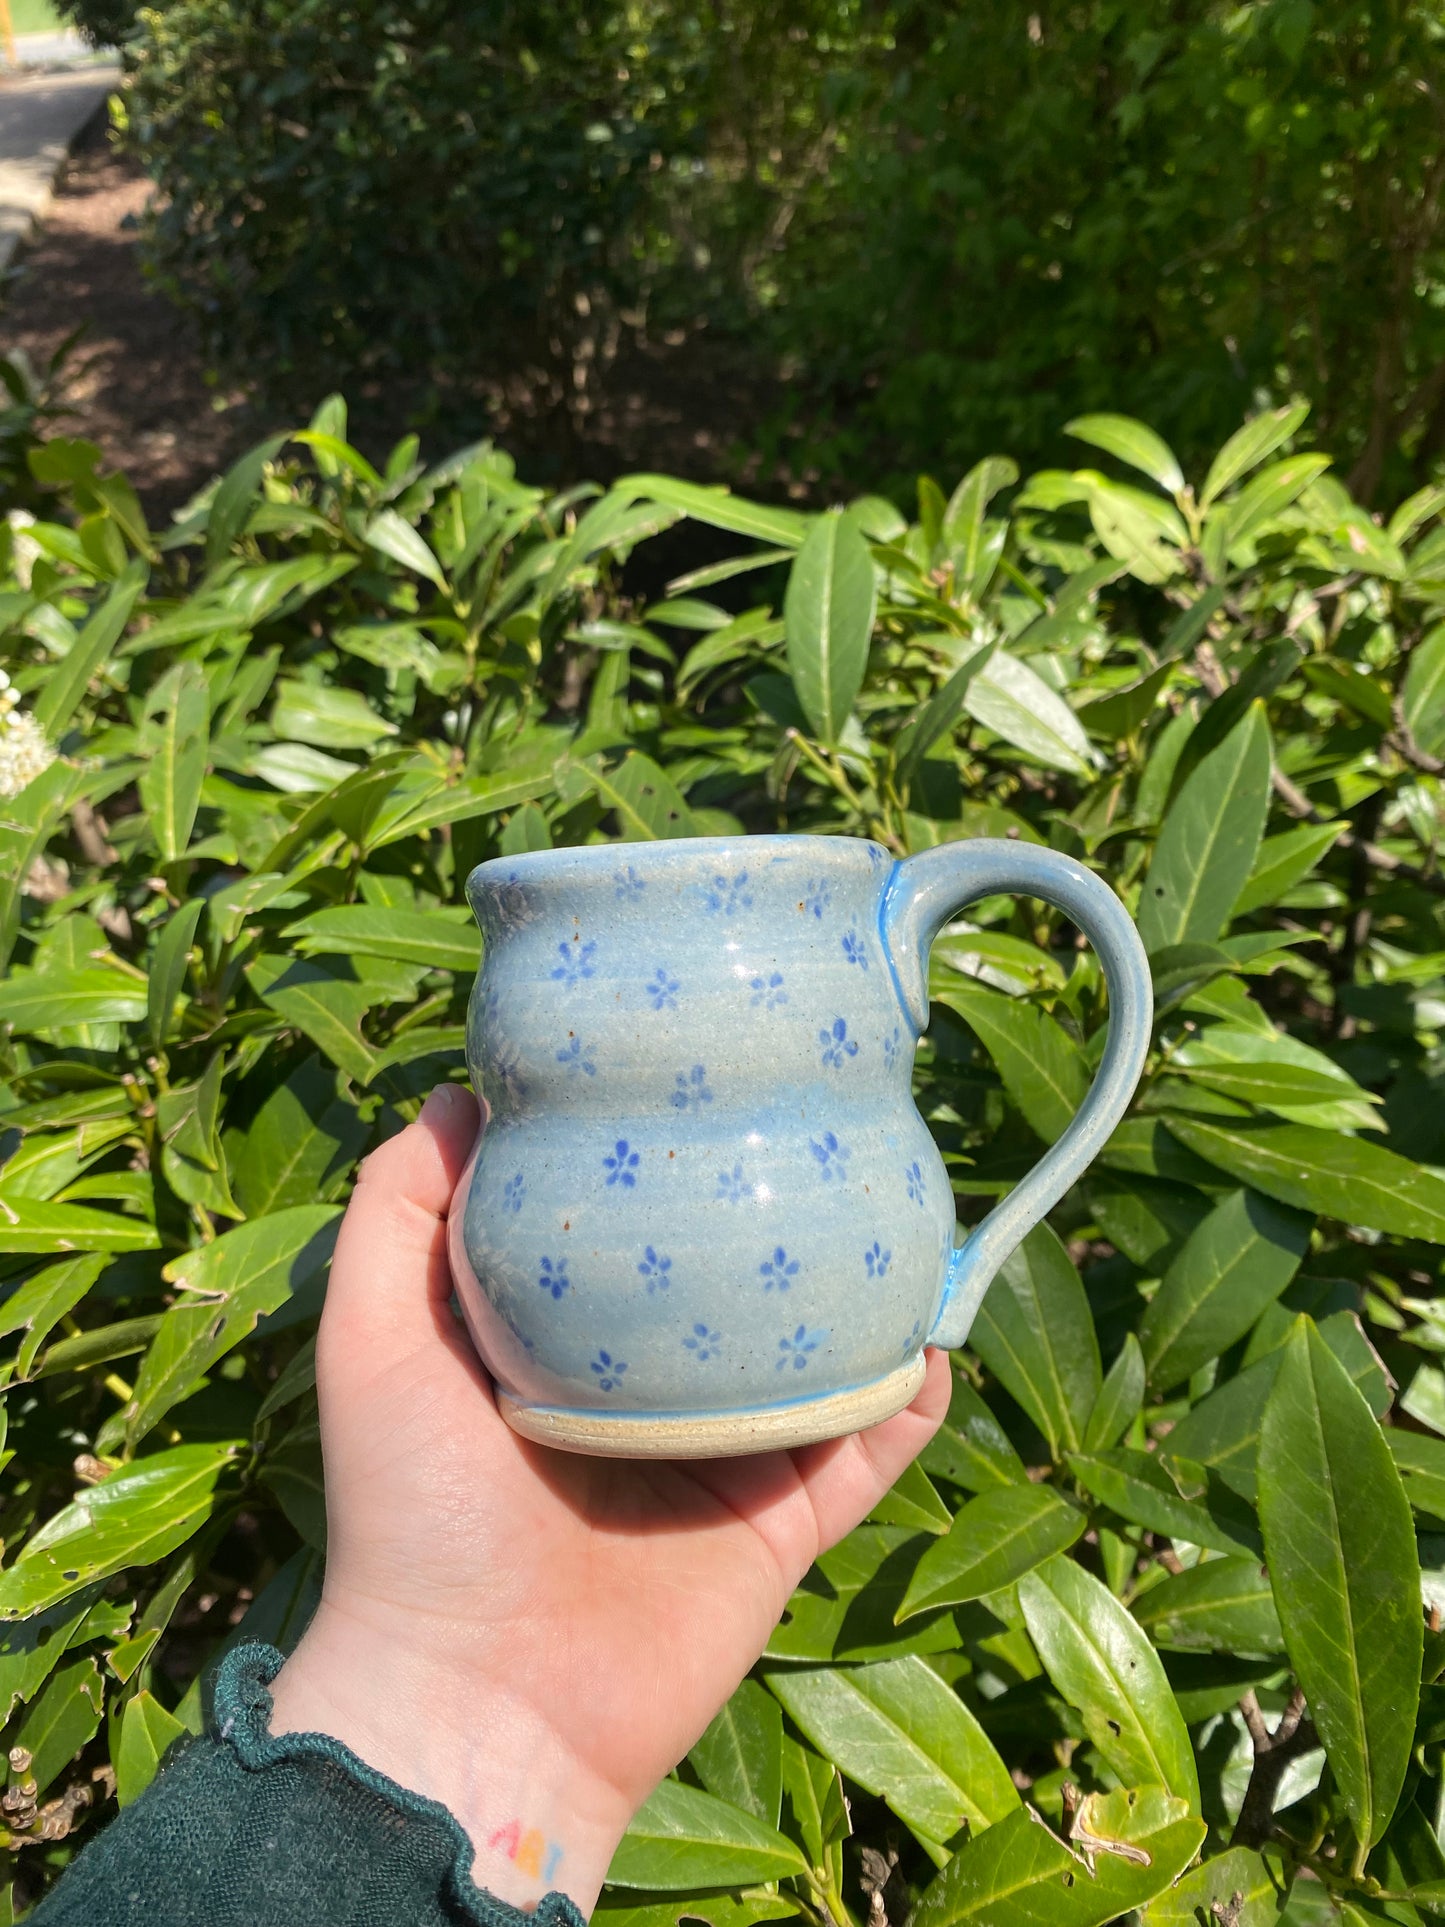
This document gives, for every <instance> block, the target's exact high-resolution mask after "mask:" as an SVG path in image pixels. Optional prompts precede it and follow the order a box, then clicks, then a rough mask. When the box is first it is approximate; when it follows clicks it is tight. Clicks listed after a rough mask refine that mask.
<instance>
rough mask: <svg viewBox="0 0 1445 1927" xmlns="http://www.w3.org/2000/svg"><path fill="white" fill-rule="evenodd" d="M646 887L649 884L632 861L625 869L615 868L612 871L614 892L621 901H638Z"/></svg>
mask: <svg viewBox="0 0 1445 1927" xmlns="http://www.w3.org/2000/svg"><path fill="white" fill-rule="evenodd" d="M646 888H647V885H646V884H645V883H644V882H643V881H642V878H641V877H640V876H639V875H638V874H637V870H636V868H635V867H634V865H632V864H631V863H629V864H628V865H627V868H626V869H625V870H614V871H613V873H612V894H613V896H614V897H616V898H617V901H618V902H619V903H636V901H637V899H638V898H639V897H640V896H641V895H642V893H643V891H644V890H645V889H646Z"/></svg>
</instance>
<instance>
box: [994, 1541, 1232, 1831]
mask: <svg viewBox="0 0 1445 1927" xmlns="http://www.w3.org/2000/svg"><path fill="white" fill-rule="evenodd" d="M1019 1605H1020V1607H1021V1608H1022V1610H1023V1615H1024V1622H1025V1624H1026V1625H1027V1627H1028V1630H1029V1637H1030V1639H1032V1641H1033V1642H1034V1647H1035V1649H1036V1650H1037V1652H1038V1656H1039V1658H1040V1660H1041V1661H1042V1662H1043V1667H1044V1671H1045V1672H1046V1673H1047V1674H1048V1676H1049V1678H1050V1679H1051V1680H1052V1681H1053V1683H1054V1685H1055V1686H1056V1687H1057V1688H1058V1690H1059V1692H1060V1693H1062V1694H1063V1696H1064V1698H1065V1699H1066V1700H1067V1701H1068V1702H1069V1704H1070V1705H1071V1706H1073V1707H1076V1708H1077V1709H1078V1711H1079V1713H1080V1714H1081V1715H1082V1717H1083V1721H1084V1727H1085V1729H1086V1731H1087V1732H1088V1735H1089V1738H1090V1739H1091V1740H1092V1741H1093V1742H1094V1745H1095V1746H1096V1747H1097V1748H1098V1749H1099V1752H1100V1753H1101V1754H1102V1755H1103V1757H1104V1759H1105V1760H1107V1762H1108V1763H1109V1766H1110V1768H1111V1769H1112V1770H1113V1771H1114V1772H1115V1773H1117V1774H1118V1776H1119V1778H1120V1780H1121V1781H1123V1783H1124V1784H1125V1785H1126V1786H1162V1787H1165V1788H1167V1789H1168V1790H1169V1792H1171V1793H1174V1794H1177V1795H1178V1797H1179V1798H1180V1799H1182V1800H1186V1801H1187V1802H1188V1803H1189V1806H1190V1809H1191V1810H1192V1811H1195V1812H1197V1811H1198V1807H1199V1776H1198V1774H1197V1773H1196V1771H1195V1767H1194V1750H1193V1748H1192V1747H1191V1745H1190V1742H1189V1729H1188V1728H1187V1727H1186V1726H1185V1724H1184V1720H1183V1717H1182V1715H1181V1714H1180V1711H1179V1708H1178V1706H1177V1705H1176V1704H1175V1701H1174V1695H1173V1694H1172V1693H1171V1692H1170V1690H1169V1682H1168V1680H1167V1679H1166V1678H1165V1677H1164V1668H1163V1667H1162V1666H1161V1665H1160V1663H1159V1656H1158V1654H1157V1653H1156V1652H1155V1651H1154V1648H1153V1647H1152V1646H1151V1645H1150V1644H1149V1641H1148V1640H1147V1639H1146V1638H1145V1636H1144V1634H1143V1632H1142V1631H1141V1630H1140V1628H1139V1626H1138V1625H1137V1624H1136V1623H1135V1621H1134V1620H1133V1619H1132V1618H1131V1617H1130V1615H1129V1613H1128V1612H1127V1611H1126V1610H1125V1608H1124V1607H1123V1606H1121V1605H1120V1604H1119V1601H1118V1600H1117V1599H1116V1598H1115V1597H1114V1595H1113V1594H1112V1593H1111V1592H1110V1591H1109V1588H1108V1587H1107V1586H1105V1585H1103V1584H1102V1583H1101V1582H1100V1581H1099V1580H1097V1579H1095V1578H1094V1576H1093V1575H1092V1573H1087V1572H1085V1571H1084V1570H1083V1568H1082V1567H1081V1566H1077V1565H1075V1564H1074V1562H1073V1561H1072V1560H1071V1559H1069V1558H1067V1557H1062V1558H1058V1559H1052V1560H1050V1561H1049V1563H1048V1564H1047V1565H1046V1566H1040V1567H1039V1568H1038V1569H1037V1571H1035V1572H1030V1573H1025V1574H1024V1576H1023V1578H1022V1579H1021V1580H1020V1581H1019Z"/></svg>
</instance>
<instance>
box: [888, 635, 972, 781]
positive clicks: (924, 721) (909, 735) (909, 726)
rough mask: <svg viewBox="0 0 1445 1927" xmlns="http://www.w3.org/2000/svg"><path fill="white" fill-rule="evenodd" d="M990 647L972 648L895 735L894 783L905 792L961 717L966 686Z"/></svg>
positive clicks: (966, 694) (966, 690) (966, 693)
mask: <svg viewBox="0 0 1445 1927" xmlns="http://www.w3.org/2000/svg"><path fill="white" fill-rule="evenodd" d="M993 650H994V645H993V644H992V643H985V644H984V645H983V646H982V647H981V648H978V649H976V650H975V651H974V652H973V654H972V655H971V656H970V657H969V658H968V659H967V661H966V662H964V663H963V664H961V665H960V667H959V668H957V669H955V670H954V672H953V674H952V675H951V676H950V677H949V679H948V681H947V682H945V683H941V684H940V685H939V687H938V688H937V689H936V690H935V691H934V693H933V695H932V696H931V697H930V698H929V699H928V701H927V702H926V703H925V704H924V705H923V707H922V709H920V710H919V712H918V714H917V715H916V716H915V717H913V719H912V720H911V721H910V722H907V723H905V724H904V726H903V728H902V729H901V730H900V731H899V732H898V737H897V740H896V742H895V743H894V746H893V753H894V757H895V759H896V762H897V768H898V781H899V783H900V784H901V785H902V786H903V787H904V788H905V789H906V788H907V787H908V786H909V785H910V784H911V783H912V782H913V780H914V778H915V777H916V776H917V775H918V771H919V767H920V765H921V764H922V762H923V759H924V757H925V756H926V755H927V754H928V752H929V750H930V749H932V747H933V745H934V744H935V743H936V742H937V741H938V739H939V737H940V736H942V735H943V733H944V731H945V730H949V729H952V727H953V725H954V723H955V722H956V720H957V719H958V717H959V716H960V715H961V714H962V712H963V709H964V704H965V701H966V698H967V696H968V686H969V684H970V683H971V682H972V681H973V679H974V677H975V676H976V675H977V674H978V672H979V670H980V669H982V668H983V666H984V664H985V663H986V662H987V661H988V660H989V658H990V656H991V655H992V654H993Z"/></svg>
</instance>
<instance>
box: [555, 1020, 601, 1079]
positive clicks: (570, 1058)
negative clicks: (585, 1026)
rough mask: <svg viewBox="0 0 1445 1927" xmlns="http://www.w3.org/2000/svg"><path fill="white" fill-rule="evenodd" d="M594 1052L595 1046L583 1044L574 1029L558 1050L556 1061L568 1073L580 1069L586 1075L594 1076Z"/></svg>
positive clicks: (595, 1073) (595, 1067)
mask: <svg viewBox="0 0 1445 1927" xmlns="http://www.w3.org/2000/svg"><path fill="white" fill-rule="evenodd" d="M595 1053H596V1046H595V1045H593V1044H584V1043H583V1042H582V1039H581V1038H580V1037H579V1036H578V1035H577V1033H576V1031H575V1030H574V1031H573V1032H572V1034H571V1036H570V1037H569V1038H568V1039H567V1042H566V1043H565V1044H564V1045H563V1046H562V1048H561V1050H559V1051H558V1053H557V1062H558V1063H559V1064H560V1065H561V1066H562V1067H563V1069H564V1070H566V1071H568V1072H569V1073H570V1072H573V1071H581V1072H582V1073H583V1075H584V1076H586V1077H595V1076H596V1075H597V1066H596V1064H594V1063H593V1061H592V1059H593V1057H594V1055H595Z"/></svg>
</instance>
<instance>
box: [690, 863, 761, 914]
mask: <svg viewBox="0 0 1445 1927" xmlns="http://www.w3.org/2000/svg"><path fill="white" fill-rule="evenodd" d="M702 901H703V908H704V909H705V910H706V911H707V913H708V915H709V916H711V917H716V916H724V917H732V916H736V914H737V913H738V911H739V910H751V909H752V907H753V896H752V891H751V890H750V889H749V888H748V873H747V871H746V870H739V871H738V873H737V875H736V876H735V877H714V878H713V879H712V882H711V883H707V884H704V885H703V898H702Z"/></svg>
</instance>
